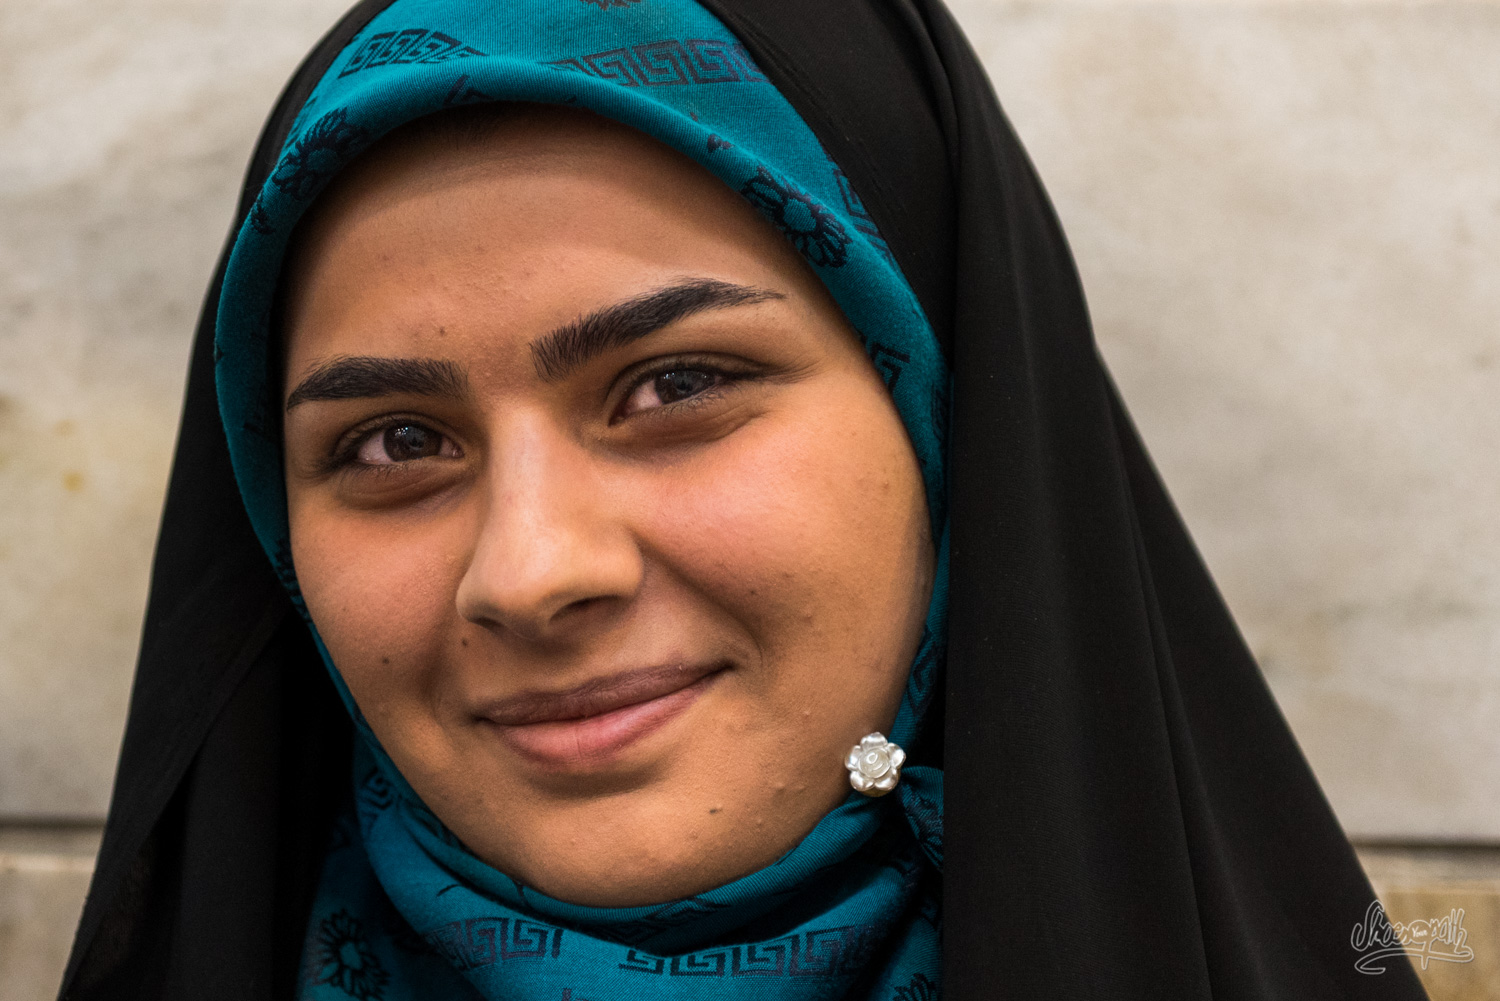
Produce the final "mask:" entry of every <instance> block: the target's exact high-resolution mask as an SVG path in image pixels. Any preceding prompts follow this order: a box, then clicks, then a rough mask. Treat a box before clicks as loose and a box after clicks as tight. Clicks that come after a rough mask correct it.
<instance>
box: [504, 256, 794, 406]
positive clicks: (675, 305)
mask: <svg viewBox="0 0 1500 1001" xmlns="http://www.w3.org/2000/svg"><path fill="white" fill-rule="evenodd" d="M785 298H786V296H784V295H782V294H781V293H780V292H775V291H772V290H771V289H764V288H755V287H754V286H751V285H736V284H734V283H733V282H725V281H719V280H717V279H714V278H694V279H690V280H687V281H681V282H676V283H674V284H671V285H665V286H663V287H661V288H657V289H652V290H651V291H650V292H645V293H642V294H641V295H638V296H633V297H632V298H629V299H625V300H623V301H621V302H617V303H614V304H613V305H609V306H605V307H604V308H603V309H597V310H595V311H594V312H592V313H589V314H588V315H587V316H584V317H581V318H579V319H577V320H574V321H573V322H571V323H567V324H564V325H563V326H561V327H558V328H557V329H556V330H554V331H552V332H551V333H549V334H547V335H545V336H543V337H541V338H538V339H537V340H536V341H533V342H532V345H531V357H532V361H533V362H534V363H535V364H536V372H537V375H539V376H541V378H543V379H545V380H546V381H548V382H556V381H558V380H559V379H562V378H565V377H566V376H567V374H568V373H569V372H571V371H572V370H573V369H575V368H577V367H578V366H580V365H582V364H584V363H585V362H587V361H589V360H590V359H592V358H595V357H597V356H598V355H600V354H602V353H604V352H605V351H609V350H610V349H612V348H618V347H622V346H624V345H626V344H629V343H630V342H631V341H635V340H639V339H640V338H642V337H645V336H646V335H647V334H651V333H654V332H656V331H657V330H660V329H661V328H662V327H665V326H667V325H668V324H670V323H675V322H677V321H678V320H681V319H683V318H684V317H688V316H691V315H692V314H694V313H701V312H703V311H705V310H710V309H723V308H725V307H728V306H744V305H748V304H750V303H756V302H765V301H766V300H767V299H785Z"/></svg>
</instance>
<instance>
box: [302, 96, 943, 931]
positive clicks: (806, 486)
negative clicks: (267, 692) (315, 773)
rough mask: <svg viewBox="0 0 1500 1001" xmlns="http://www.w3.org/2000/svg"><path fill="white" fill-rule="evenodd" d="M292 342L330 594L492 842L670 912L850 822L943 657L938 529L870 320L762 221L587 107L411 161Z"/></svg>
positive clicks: (330, 608) (312, 253) (356, 188)
mask: <svg viewBox="0 0 1500 1001" xmlns="http://www.w3.org/2000/svg"><path fill="white" fill-rule="evenodd" d="M284 318H285V322H284V336H285V360H286V367H285V388H284V392H285V401H284V402H285V409H286V416H285V444H286V483H287V496H288V505H289V512H290V517H291V532H292V536H291V537H292V553H293V559H294V562H295V565H296V568H297V575H298V579H299V582H300V584H301V587H302V593H303V596H304V597H305V599H306V601H307V605H308V609H309V610H310V612H311V613H312V617H313V620H314V621H315V622H316V623H317V626H318V630H319V632H320V633H321V635H322V637H323V639H324V641H325V642H326V643H327V646H328V649H329V651H330V652H331V653H332V655H333V660H334V662H335V663H336V664H337V665H338V668H339V671H340V673H341V674H342V675H343V677H344V679H345V681H346V682H347V684H348V687H349V690H350V692H351V693H352V694H353V696H354V698H355V701H356V702H357V703H358V704H359V707H360V709H361V710H362V712H363V713H364V716H365V718H366V719H367V720H368V721H369V724H370V726H371V727H372V728H373V730H374V732H375V734H376V735H377V736H378V737H379V739H380V742H381V744H382V745H383V746H384V748H385V749H386V751H387V752H388V753H389V754H390V756H391V758H392V759H393V760H394V761H395V763H396V765H397V767H399V768H400V770H401V772H402V774H403V775H404V776H406V778H407V780H408V781H409V782H410V784H411V785H412V787H413V788H414V789H415V790H416V792H417V793H418V794H419V795H420V796H421V797H422V799H423V800H424V801H425V802H426V803H427V804H428V805H429V806H430V807H431V808H432V810H433V811H434V812H435V813H436V814H437V815H438V816H439V817H440V818H441V819H442V820H443V821H444V822H445V823H446V824H447V825H448V827H449V828H450V829H451V830H452V831H453V832H454V833H455V834H456V835H458V837H459V838H461V839H462V840H463V842H464V844H465V845H466V846H467V847H468V848H469V849H470V850H471V851H473V852H474V853H475V854H476V855H478V856H479V857H480V858H482V859H484V860H485V861H486V862H488V863H490V864H491V865H493V866H495V867H496V868H498V869H500V870H502V871H504V872H505V873H507V874H509V875H511V876H513V877H515V878H516V879H518V880H520V881H521V882H522V883H525V884H527V885H530V886H533V887H536V888H537V889H539V890H541V891H542V892H544V893H547V894H549V895H551V896H554V897H557V898H560V899H562V900H567V901H571V902H575V903H581V904H591V905H597V906H629V905H639V904H648V903H655V902H660V901H664V900H669V899H674V898H678V897H682V896H686V895H689V894H692V893H697V892H701V891H703V890H706V889H708V888H711V887H714V886H718V885H722V884H723V883H725V882H728V881H730V880H732V879H734V878H736V877H738V876H741V875H745V874H747V873H749V872H752V871H754V870H756V869H758V868H761V867H763V866H765V865H768V864H769V863H771V862H772V861H774V860H775V859H776V858H777V857H778V856H780V855H781V854H782V853H784V852H785V851H786V850H788V849H789V848H791V847H792V846H793V845H795V844H796V843H797V842H798V841H799V840H800V839H801V838H802V837H803V836H805V835H806V834H807V832H808V831H810V830H811V829H812V827H813V826H814V825H815V824H816V823H817V822H818V820H819V819H820V818H821V817H822V816H823V815H824V814H826V813H827V812H828V811H829V810H830V809H832V808H833V807H834V806H836V805H837V804H838V803H839V802H840V801H841V800H842V799H843V797H844V796H845V795H846V794H847V793H848V791H849V786H848V781H847V774H846V773H845V771H844V767H843V759H844V756H845V755H846V754H847V752H848V750H849V748H850V746H852V745H853V744H854V743H855V742H857V741H858V740H859V738H861V737H863V736H864V735H865V734H867V733H869V732H871V731H873V730H886V729H888V728H889V726H890V724H891V722H892V720H893V718H894V715H895V711H896V708H897V704H898V702H899V701H900V695H901V691H902V687H903V685H904V682H905V679H906V674H907V670H908V667H909V665H910V663H911V660H912V657H913V656H914V654H915V651H916V646H917V642H918V639H919V635H920V632H921V625H922V621H923V617H924V614H925V612H926V608H927V603H928V598H929V595H930V591H931V581H932V568H933V549H932V543H931V539H930V534H929V531H928V518H927V508H926V502H925V498H924V495H923V490H922V483H921V479H920V476H919V472H918V468H917V464H916V459H915V456H914V454H913V452H912V448H911V445H910V443H909V442H908V440H907V437H906V433H905V431H904V429H903V427H902V425H901V422H900V419H899V418H898V416H897V413H896V410H895V408H894V406H893V404H892V402H891V399H890V397H889V395H888V393H887V392H886V389H885V386H884V385H883V384H882V382H881V380H880V378H879V376H878V375H877V374H876V372H875V370H874V368H873V367H872V365H871V364H870V362H869V361H868V359H867V358H866V356H865V354H864V351H863V350H862V349H861V347H860V345H859V342H858V339H857V338H856V336H855V334H854V332H853V330H852V329H851V328H850V327H849V324H848V322H847V321H846V320H845V319H844V317H843V315H842V313H841V312H840V311H839V309H838V307H837V306H836V305H835V304H834V302H833V300H832V299H831V298H830V297H829V295H828V294H827V292H826V291H825V290H824V288H823V287H822V285H821V284H820V283H819V282H818V280H817V278H816V277H815V276H814V275H813V274H812V272H811V271H810V270H809V269H808V267H807V266H806V265H805V264H804V263H803V261H802V260H801V258H800V257H798V256H797V254H796V253H795V251H793V250H792V249H791V247H790V246H789V245H788V244H787V243H786V242H785V241H784V240H783V239H782V238H781V237H780V236H779V235H778V234H777V233H776V232H774V231H773V230H772V229H771V228H770V227H769V226H768V225H767V224H766V223H765V222H763V221H762V220H761V219H760V218H759V217H758V216H757V215H755V213H754V212H753V211H752V210H751V209H750V208H749V207H748V206H747V205H746V204H745V203H744V202H743V201H742V200H741V199H740V198H739V197H738V196H737V195H735V194H734V193H733V192H732V191H731V190H729V189H728V188H727V187H725V186H724V185H723V184H722V183H720V182H719V181H718V180H716V179H714V178H713V177H712V176H711V175H709V174H708V173H707V172H706V171H705V170H703V169H702V168H701V167H699V166H698V165H696V164H694V163H692V162H691V161H690V160H688V159H687V158H685V157H682V156H681V155H679V154H677V153H675V152H673V151H671V150H669V149H668V148H666V147H665V146H662V145H660V144H658V143H656V142H655V141H653V140H651V139H648V138H646V137H644V136H641V135H639V134H637V133H635V132H633V131H631V130H629V129H626V128H624V127H621V126H618V125H614V124H612V123H608V122H605V121H603V120H600V119H596V118H593V117H592V116H587V115H585V114H583V113H579V112H564V111H559V110H532V111H526V112H517V113H514V114H512V115H511V116H509V117H507V118H504V119H502V120H500V124H498V125H496V126H495V127H494V128H493V130H492V131H491V132H490V133H488V134H486V135H485V136H484V137H483V138H475V137H473V136H465V137H460V136H458V135H457V134H456V133H452V132H441V131H439V132H436V133H434V132H432V131H430V130H429V131H428V132H426V133H419V134H417V135H415V136H411V135H408V136H406V137H404V138H396V139H393V140H387V141H386V143H384V144H383V145H382V146H381V147H380V148H379V149H378V150H376V151H374V152H372V153H371V154H369V155H367V156H366V157H365V158H364V159H363V160H362V161H361V162H360V163H359V164H357V165H356V166H355V167H354V168H353V169H352V170H351V171H350V173H349V174H348V175H346V176H345V177H344V178H343V179H342V180H341V181H340V183H339V185H338V186H337V188H336V189H334V190H332V191H330V192H329V194H328V195H327V196H325V198H324V199H323V201H322V204H321V205H320V208H319V214H318V215H317V216H316V217H315V218H314V219H312V220H310V221H309V224H308V225H307V226H306V227H305V232H304V233H303V234H302V236H301V238H300V244H299V247H298V251H297V253H296V255H295V257H294V259H293V261H292V264H291V267H290V268H289V287H288V294H287V302H286V310H285V317H284Z"/></svg>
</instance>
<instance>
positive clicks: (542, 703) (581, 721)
mask: <svg viewBox="0 0 1500 1001" xmlns="http://www.w3.org/2000/svg"><path fill="white" fill-rule="evenodd" d="M727 666H728V665H726V664H702V665H671V666H666V667H656V668H648V669H646V670H643V671H632V672H630V673H627V674H621V675H614V676H612V677H609V678H601V679H598V680H596V681H591V682H587V683H585V684H583V685H579V686H578V687H576V688H572V689H569V690H568V691H564V692H527V693H523V694H521V695H516V696H512V697H510V698H507V699H500V700H497V701H495V702H492V703H490V704H489V705H488V706H486V707H484V708H483V709H482V710H481V711H480V713H479V716H480V718H481V719H483V720H486V721H488V722H490V723H493V724H495V729H496V731H497V732H498V733H499V735H500V736H501V737H502V738H503V739H504V740H505V742H506V743H508V744H510V745H511V747H513V748H514V749H515V750H517V751H519V752H521V753H522V754H523V755H525V756H526V757H528V758H532V759H535V760H537V761H538V762H540V763H544V764H551V765H568V764H583V763H587V762H595V761H598V760H599V759H601V758H607V757H610V756H613V755H614V754H615V753H617V752H619V751H621V750H623V749H624V748H625V747H626V746H627V745H629V744H631V743H633V742H635V741H636V740H638V739H640V738H641V737H644V736H645V735H646V734H648V733H650V732H651V731H653V730H656V729H657V728H659V727H660V726H662V725H663V724H665V723H666V722H667V721H669V720H671V719H672V718H673V717H675V716H677V715H678V714H680V713H681V712H682V711H683V710H685V709H687V707H688V706H690V705H691V704H692V703H693V702H694V701H696V700H697V698H698V696H699V695H700V694H701V693H702V692H703V690H704V689H705V688H707V687H708V685H709V684H710V683H711V682H712V681H713V679H714V678H716V677H718V675H719V673H720V672H721V671H723V670H724V669H725V668H726V667H727Z"/></svg>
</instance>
